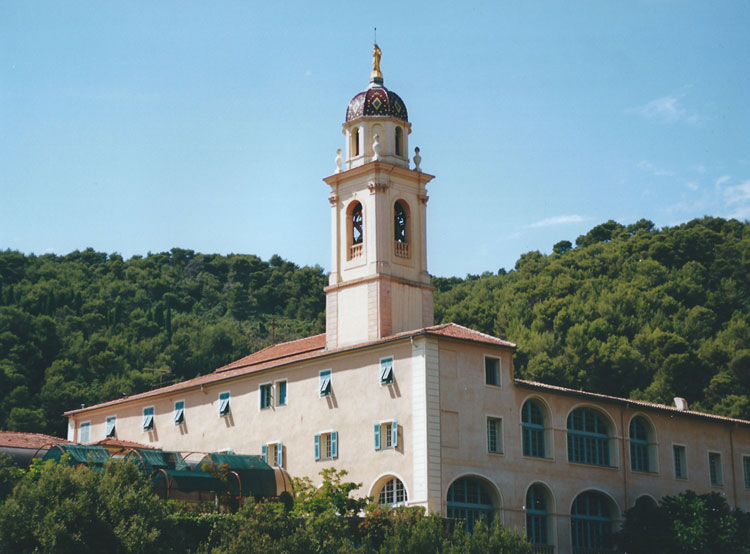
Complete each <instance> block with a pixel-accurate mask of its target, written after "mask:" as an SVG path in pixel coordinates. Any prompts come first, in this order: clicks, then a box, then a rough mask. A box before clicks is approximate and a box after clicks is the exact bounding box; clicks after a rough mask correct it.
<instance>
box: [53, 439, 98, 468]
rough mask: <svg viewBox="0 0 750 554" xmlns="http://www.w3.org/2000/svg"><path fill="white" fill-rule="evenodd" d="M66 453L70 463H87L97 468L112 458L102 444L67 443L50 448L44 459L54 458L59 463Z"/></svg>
mask: <svg viewBox="0 0 750 554" xmlns="http://www.w3.org/2000/svg"><path fill="white" fill-rule="evenodd" d="M65 454H68V455H69V457H68V460H69V463H70V465H78V464H86V465H89V466H93V467H94V468H97V467H102V466H103V465H104V464H105V463H106V462H108V461H109V460H110V455H109V451H108V450H107V449H106V448H103V447H101V446H93V445H83V444H65V443H61V444H56V445H55V446H53V447H52V448H50V449H49V450H48V451H47V453H46V454H45V455H44V458H42V460H44V461H46V460H54V461H55V462H58V463H59V462H60V459H61V458H62V457H63V455H65Z"/></svg>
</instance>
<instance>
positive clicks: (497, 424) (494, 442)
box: [487, 417, 503, 454]
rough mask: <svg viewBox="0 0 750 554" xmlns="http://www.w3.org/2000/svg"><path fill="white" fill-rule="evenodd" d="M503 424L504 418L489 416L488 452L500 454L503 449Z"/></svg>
mask: <svg viewBox="0 0 750 554" xmlns="http://www.w3.org/2000/svg"><path fill="white" fill-rule="evenodd" d="M501 424H502V420H501V419H499V418H496V417H488V418H487V452H492V453H494V454H500V453H501V452H502V451H503V446H502V440H501V439H502V435H501V430H502V427H501Z"/></svg>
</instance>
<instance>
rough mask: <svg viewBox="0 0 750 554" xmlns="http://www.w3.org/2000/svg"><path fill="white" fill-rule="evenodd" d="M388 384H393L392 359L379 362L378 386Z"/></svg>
mask: <svg viewBox="0 0 750 554" xmlns="http://www.w3.org/2000/svg"><path fill="white" fill-rule="evenodd" d="M390 383H393V358H383V359H382V360H380V384H381V385H388V384H390Z"/></svg>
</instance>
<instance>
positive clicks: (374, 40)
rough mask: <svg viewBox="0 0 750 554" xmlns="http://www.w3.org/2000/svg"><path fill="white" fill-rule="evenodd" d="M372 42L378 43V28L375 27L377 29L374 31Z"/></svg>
mask: <svg viewBox="0 0 750 554" xmlns="http://www.w3.org/2000/svg"><path fill="white" fill-rule="evenodd" d="M372 42H373V43H375V44H377V43H378V28H377V27H375V30H374V31H373V33H372Z"/></svg>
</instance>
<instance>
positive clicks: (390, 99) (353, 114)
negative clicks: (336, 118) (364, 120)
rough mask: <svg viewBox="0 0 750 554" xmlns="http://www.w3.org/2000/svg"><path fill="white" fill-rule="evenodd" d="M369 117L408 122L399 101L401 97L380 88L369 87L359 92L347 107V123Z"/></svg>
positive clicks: (404, 108) (404, 107) (403, 107)
mask: <svg viewBox="0 0 750 554" xmlns="http://www.w3.org/2000/svg"><path fill="white" fill-rule="evenodd" d="M371 115H382V116H385V117H395V118H396V119H400V120H401V121H409V116H408V114H407V113H406V104H404V101H403V100H401V97H400V96H399V95H398V94H396V93H395V92H391V91H390V90H388V89H387V88H385V87H381V86H375V87H370V88H368V89H367V90H366V91H364V92H360V93H359V94H358V95H357V96H355V97H354V98H352V101H351V102H349V107H348V108H347V109H346V120H347V121H351V120H352V119H356V118H358V117H363V116H371Z"/></svg>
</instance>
